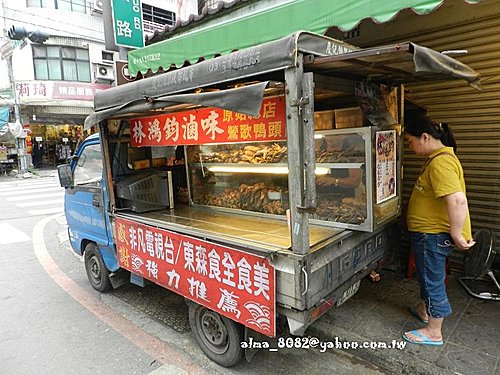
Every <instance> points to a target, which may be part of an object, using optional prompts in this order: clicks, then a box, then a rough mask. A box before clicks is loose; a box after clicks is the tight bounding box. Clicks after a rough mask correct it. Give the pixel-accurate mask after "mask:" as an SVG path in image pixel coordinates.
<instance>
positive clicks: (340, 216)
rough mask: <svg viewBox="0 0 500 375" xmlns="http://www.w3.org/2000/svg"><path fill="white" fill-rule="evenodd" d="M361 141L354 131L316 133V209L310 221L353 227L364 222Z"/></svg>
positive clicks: (363, 171) (364, 157)
mask: <svg viewBox="0 0 500 375" xmlns="http://www.w3.org/2000/svg"><path fill="white" fill-rule="evenodd" d="M365 133H366V131H365ZM366 138H367V137H366V136H365V139H366ZM365 139H363V136H362V134H359V133H357V132H355V131H354V132H353V131H351V133H346V132H345V131H341V132H340V133H339V131H338V130H331V131H321V132H317V133H316V135H315V140H316V142H315V145H316V146H315V154H316V194H317V206H316V211H315V212H314V213H313V214H311V218H312V219H317V220H322V221H327V222H335V223H344V224H353V225H361V224H363V223H365V221H366V219H367V192H366V177H365V170H366V146H365Z"/></svg>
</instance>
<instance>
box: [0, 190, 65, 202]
mask: <svg viewBox="0 0 500 375" xmlns="http://www.w3.org/2000/svg"><path fill="white" fill-rule="evenodd" d="M53 197H64V191H61V192H59V193H48V194H34V195H26V196H22V197H11V198H5V200H6V201H8V202H17V201H25V200H29V199H44V198H53Z"/></svg>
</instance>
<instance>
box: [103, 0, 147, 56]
mask: <svg viewBox="0 0 500 375" xmlns="http://www.w3.org/2000/svg"><path fill="white" fill-rule="evenodd" d="M111 5H112V8H113V29H114V34H115V44H116V45H117V46H123V47H128V48H142V47H144V36H143V32H142V6H141V0H111Z"/></svg>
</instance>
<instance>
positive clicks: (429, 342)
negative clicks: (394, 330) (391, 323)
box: [403, 330, 443, 346]
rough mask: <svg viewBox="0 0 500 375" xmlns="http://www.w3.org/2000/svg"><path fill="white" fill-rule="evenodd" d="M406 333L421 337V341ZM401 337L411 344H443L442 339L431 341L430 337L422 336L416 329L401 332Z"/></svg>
mask: <svg viewBox="0 0 500 375" xmlns="http://www.w3.org/2000/svg"><path fill="white" fill-rule="evenodd" d="M407 333H411V334H412V335H413V336H415V337H418V338H419V339H422V341H416V340H415V339H413V338H411V337H409V336H407V335H406V334H407ZM403 339H404V340H405V341H408V342H411V343H412V344H417V345H431V346H441V345H443V340H440V341H433V340H431V339H430V338H428V337H427V336H424V335H422V334H421V333H419V332H418V331H417V330H414V331H410V332H405V333H403Z"/></svg>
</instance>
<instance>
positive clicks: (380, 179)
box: [375, 130, 397, 204]
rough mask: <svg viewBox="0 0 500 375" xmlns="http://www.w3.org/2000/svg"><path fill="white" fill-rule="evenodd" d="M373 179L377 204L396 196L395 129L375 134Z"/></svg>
mask: <svg viewBox="0 0 500 375" xmlns="http://www.w3.org/2000/svg"><path fill="white" fill-rule="evenodd" d="M375 142H376V143H375V144H376V150H377V152H376V155H375V173H376V175H375V180H376V183H377V204H379V203H382V202H385V201H386V200H388V199H391V198H392V197H395V196H396V192H397V186H396V181H397V179H396V131H395V130H387V131H380V132H377V133H376V135H375Z"/></svg>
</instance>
